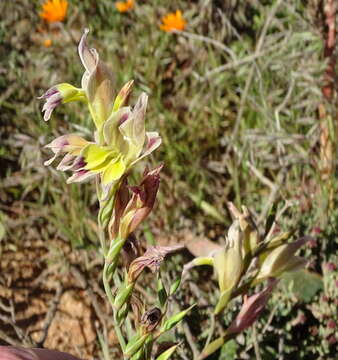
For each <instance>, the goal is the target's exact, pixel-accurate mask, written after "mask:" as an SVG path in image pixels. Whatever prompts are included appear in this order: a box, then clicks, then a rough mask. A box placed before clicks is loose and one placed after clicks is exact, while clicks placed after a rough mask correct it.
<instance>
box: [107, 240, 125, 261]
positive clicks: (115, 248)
mask: <svg viewBox="0 0 338 360" xmlns="http://www.w3.org/2000/svg"><path fill="white" fill-rule="evenodd" d="M125 241H126V240H125V239H117V240H115V241H114V242H113V244H112V246H111V247H110V249H109V251H108V254H107V257H106V259H107V262H108V263H114V262H115V261H116V260H117V257H118V256H119V254H120V251H121V249H122V247H123V244H124V243H125Z"/></svg>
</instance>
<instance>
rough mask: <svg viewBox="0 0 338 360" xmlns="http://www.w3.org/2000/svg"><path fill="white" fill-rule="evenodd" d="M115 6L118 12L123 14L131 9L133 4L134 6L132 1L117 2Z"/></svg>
mask: <svg viewBox="0 0 338 360" xmlns="http://www.w3.org/2000/svg"><path fill="white" fill-rule="evenodd" d="M115 6H116V9H117V10H118V11H119V12H121V13H123V12H127V11H128V10H131V9H133V8H134V6H135V4H134V0H127V1H117V2H116V3H115Z"/></svg>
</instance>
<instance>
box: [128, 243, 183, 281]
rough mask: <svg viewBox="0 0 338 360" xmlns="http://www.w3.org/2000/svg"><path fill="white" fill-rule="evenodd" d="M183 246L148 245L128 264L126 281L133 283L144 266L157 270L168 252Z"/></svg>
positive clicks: (153, 270) (170, 252)
mask: <svg viewBox="0 0 338 360" xmlns="http://www.w3.org/2000/svg"><path fill="white" fill-rule="evenodd" d="M183 248H184V246H183V245H173V246H151V247H149V248H148V249H147V251H146V252H145V253H144V255H143V256H140V257H138V258H137V259H135V260H134V261H133V262H132V263H131V264H130V267H129V271H128V282H129V283H134V282H135V281H136V280H137V278H138V277H139V276H140V274H141V273H142V271H143V270H144V269H145V268H146V267H147V268H148V269H150V270H151V271H152V272H153V273H154V272H156V271H158V270H159V268H160V266H161V263H162V261H163V260H164V259H165V257H166V256H167V255H168V254H172V253H173V252H176V251H178V250H181V249H183Z"/></svg>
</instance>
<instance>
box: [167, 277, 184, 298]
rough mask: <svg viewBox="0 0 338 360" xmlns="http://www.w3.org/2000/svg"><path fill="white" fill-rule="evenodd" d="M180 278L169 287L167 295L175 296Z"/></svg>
mask: <svg viewBox="0 0 338 360" xmlns="http://www.w3.org/2000/svg"><path fill="white" fill-rule="evenodd" d="M181 280H182V278H178V279H176V280H175V281H174V282H173V283H172V284H171V286H170V290H169V295H173V294H175V292H176V291H177V289H178V288H179V286H180V285H181Z"/></svg>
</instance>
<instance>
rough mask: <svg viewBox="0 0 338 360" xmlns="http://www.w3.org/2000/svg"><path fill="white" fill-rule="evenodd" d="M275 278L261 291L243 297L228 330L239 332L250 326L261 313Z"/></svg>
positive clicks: (274, 283)
mask: <svg viewBox="0 0 338 360" xmlns="http://www.w3.org/2000/svg"><path fill="white" fill-rule="evenodd" d="M276 283H277V280H272V281H271V282H270V284H269V285H268V286H267V288H265V289H264V290H263V291H261V292H259V293H257V294H255V295H252V296H250V297H249V298H244V303H243V306H242V308H241V310H240V312H239V313H238V315H237V317H236V319H235V320H234V321H233V322H232V323H231V325H230V327H229V329H228V332H229V333H239V332H241V331H243V330H245V329H246V328H248V327H250V326H251V325H252V324H253V323H254V322H255V321H256V320H257V318H258V317H259V316H260V314H261V313H262V311H263V309H264V307H265V305H266V303H267V302H268V299H269V297H270V294H271V292H272V290H273V288H274V287H275V285H276Z"/></svg>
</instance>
